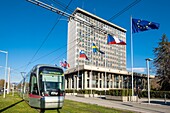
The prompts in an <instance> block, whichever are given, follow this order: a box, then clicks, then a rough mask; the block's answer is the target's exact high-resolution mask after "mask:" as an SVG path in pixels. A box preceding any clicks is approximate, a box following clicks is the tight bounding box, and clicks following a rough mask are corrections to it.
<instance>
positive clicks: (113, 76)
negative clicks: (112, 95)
mask: <svg viewBox="0 0 170 113" xmlns="http://www.w3.org/2000/svg"><path fill="white" fill-rule="evenodd" d="M114 78H115V76H114V74H112V85H113V87H112V88H115V86H114V82H115V81H114V80H115V79H114Z"/></svg>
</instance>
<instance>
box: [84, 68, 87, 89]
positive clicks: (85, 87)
mask: <svg viewBox="0 0 170 113" xmlns="http://www.w3.org/2000/svg"><path fill="white" fill-rule="evenodd" d="M84 89H87V71H85V72H84Z"/></svg>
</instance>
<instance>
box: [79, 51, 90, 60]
mask: <svg viewBox="0 0 170 113" xmlns="http://www.w3.org/2000/svg"><path fill="white" fill-rule="evenodd" d="M80 58H86V60H89V59H88V57H87V56H86V54H85V52H84V51H83V50H80Z"/></svg>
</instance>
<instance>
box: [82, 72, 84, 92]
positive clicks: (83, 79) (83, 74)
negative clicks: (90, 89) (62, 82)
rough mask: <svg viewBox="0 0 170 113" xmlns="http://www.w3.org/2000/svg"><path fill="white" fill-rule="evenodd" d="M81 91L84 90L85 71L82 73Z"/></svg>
mask: <svg viewBox="0 0 170 113" xmlns="http://www.w3.org/2000/svg"><path fill="white" fill-rule="evenodd" d="M81 80H82V81H81V89H83V85H84V84H83V80H84V71H83V72H82V75H81Z"/></svg>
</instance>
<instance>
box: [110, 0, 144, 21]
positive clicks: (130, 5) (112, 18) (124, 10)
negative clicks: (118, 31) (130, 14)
mask: <svg viewBox="0 0 170 113" xmlns="http://www.w3.org/2000/svg"><path fill="white" fill-rule="evenodd" d="M140 1H141V0H135V1H134V2H132V3H131V4H129V5H128V6H127V7H125V8H124V9H122V10H121V11H119V12H118V13H116V14H115V15H113V16H112V17H111V18H110V19H108V21H113V20H114V19H115V18H117V17H118V16H120V15H121V14H123V13H124V12H126V11H127V10H129V9H130V8H131V7H133V6H135V5H136V4H138V3H139V2H140Z"/></svg>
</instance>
